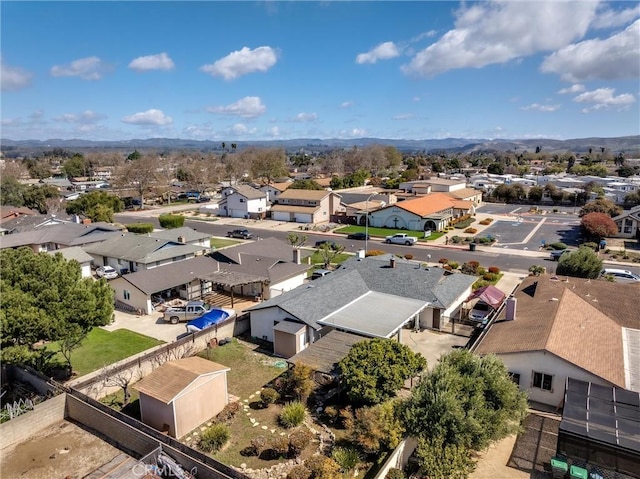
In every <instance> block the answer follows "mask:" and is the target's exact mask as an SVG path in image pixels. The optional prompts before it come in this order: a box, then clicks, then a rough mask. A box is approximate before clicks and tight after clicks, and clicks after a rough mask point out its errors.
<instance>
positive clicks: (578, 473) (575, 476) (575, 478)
mask: <svg viewBox="0 0 640 479" xmlns="http://www.w3.org/2000/svg"><path fill="white" fill-rule="evenodd" d="M569 477H570V478H571V479H588V477H589V473H588V472H587V470H586V469H585V468H584V467H579V466H571V468H570V469H569Z"/></svg>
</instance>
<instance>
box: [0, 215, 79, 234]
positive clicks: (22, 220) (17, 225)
mask: <svg viewBox="0 0 640 479" xmlns="http://www.w3.org/2000/svg"><path fill="white" fill-rule="evenodd" d="M70 223H83V224H90V223H91V220H89V219H87V220H86V222H82V221H80V218H79V217H78V216H76V215H74V216H67V215H65V216H63V217H61V216H57V215H41V214H35V215H21V216H16V217H15V218H11V219H7V220H6V221H4V222H3V223H2V227H3V228H5V229H6V230H7V232H8V233H7V234H15V233H24V232H25V231H33V230H37V229H39V228H43V227H45V226H52V225H68V224H70Z"/></svg>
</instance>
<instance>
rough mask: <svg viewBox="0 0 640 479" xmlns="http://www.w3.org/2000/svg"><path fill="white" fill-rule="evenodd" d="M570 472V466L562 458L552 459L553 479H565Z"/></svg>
mask: <svg viewBox="0 0 640 479" xmlns="http://www.w3.org/2000/svg"><path fill="white" fill-rule="evenodd" d="M568 471H569V464H567V461H565V460H564V459H562V458H560V457H552V458H551V472H552V475H553V479H564V478H565V477H566V475H567V472H568Z"/></svg>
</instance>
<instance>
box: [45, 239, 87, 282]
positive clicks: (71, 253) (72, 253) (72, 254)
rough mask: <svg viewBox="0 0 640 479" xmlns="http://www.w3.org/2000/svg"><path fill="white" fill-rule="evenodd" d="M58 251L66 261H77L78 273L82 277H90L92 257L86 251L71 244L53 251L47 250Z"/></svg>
mask: <svg viewBox="0 0 640 479" xmlns="http://www.w3.org/2000/svg"><path fill="white" fill-rule="evenodd" d="M58 253H60V254H61V255H62V257H63V258H64V259H66V260H67V261H77V262H78V264H79V265H80V274H81V276H82V277H83V278H91V277H92V274H91V263H92V262H93V258H92V257H91V255H89V254H88V253H86V252H85V251H84V250H83V249H82V248H81V247H80V246H71V247H69V248H63V249H59V250H55V251H49V254H52V255H53V254H58Z"/></svg>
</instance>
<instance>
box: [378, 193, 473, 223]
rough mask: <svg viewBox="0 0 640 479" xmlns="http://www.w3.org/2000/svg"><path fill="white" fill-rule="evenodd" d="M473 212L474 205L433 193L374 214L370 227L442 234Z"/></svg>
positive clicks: (398, 203)
mask: <svg viewBox="0 0 640 479" xmlns="http://www.w3.org/2000/svg"><path fill="white" fill-rule="evenodd" d="M473 208H474V206H473V202H471V201H462V200H458V199H455V198H452V197H451V196H449V195H448V194H447V193H431V194H429V195H425V196H419V197H417V198H415V199H411V200H405V201H399V202H397V203H395V204H393V205H389V206H387V207H386V208H381V209H379V210H376V211H371V212H370V213H369V226H373V227H379V228H394V229H407V230H412V231H426V230H430V231H440V230H442V229H444V228H445V227H446V226H447V225H448V224H449V223H450V222H451V220H452V219H454V218H457V217H460V216H462V215H464V214H468V213H469V214H470V213H472V212H473Z"/></svg>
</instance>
